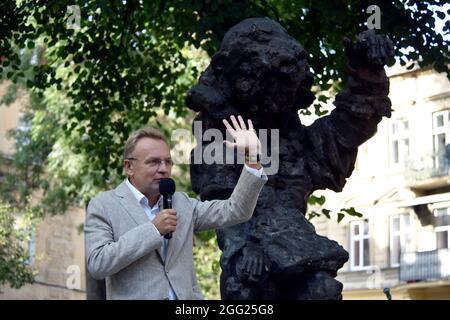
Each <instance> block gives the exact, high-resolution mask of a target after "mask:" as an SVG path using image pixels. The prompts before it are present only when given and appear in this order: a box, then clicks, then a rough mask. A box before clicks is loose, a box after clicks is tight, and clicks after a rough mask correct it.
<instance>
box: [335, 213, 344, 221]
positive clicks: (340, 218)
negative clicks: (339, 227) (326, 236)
mask: <svg viewBox="0 0 450 320" xmlns="http://www.w3.org/2000/svg"><path fill="white" fill-rule="evenodd" d="M344 216H345V214H343V213H342V212H339V213H338V214H337V222H338V223H339V222H341V221H342V219H344Z"/></svg>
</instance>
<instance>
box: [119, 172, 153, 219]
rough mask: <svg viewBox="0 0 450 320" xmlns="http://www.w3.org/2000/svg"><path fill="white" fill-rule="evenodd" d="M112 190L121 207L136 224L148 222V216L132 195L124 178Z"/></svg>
mask: <svg viewBox="0 0 450 320" xmlns="http://www.w3.org/2000/svg"><path fill="white" fill-rule="evenodd" d="M114 192H115V194H116V195H117V196H118V197H119V199H120V204H121V205H122V207H123V208H124V209H125V211H126V212H127V213H128V215H129V216H130V217H131V218H132V219H133V220H134V221H135V222H136V224H138V225H139V224H143V223H146V222H148V217H147V215H146V214H145V212H144V209H142V207H141V205H140V204H139V202H138V200H137V199H136V197H135V196H134V195H133V193H132V192H131V190H130V188H128V186H127V183H126V179H124V180H123V181H122V183H121V184H119V185H118V186H117V188H116V189H115V190H114Z"/></svg>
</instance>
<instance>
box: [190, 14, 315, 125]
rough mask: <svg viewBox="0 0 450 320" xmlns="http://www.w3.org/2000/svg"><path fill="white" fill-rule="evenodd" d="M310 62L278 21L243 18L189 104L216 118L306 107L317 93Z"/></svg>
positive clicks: (192, 92) (224, 42)
mask: <svg viewBox="0 0 450 320" xmlns="http://www.w3.org/2000/svg"><path fill="white" fill-rule="evenodd" d="M306 59H307V53H306V51H305V50H304V49H303V47H302V46H301V45H300V44H299V43H298V42H297V41H296V40H295V39H294V38H292V37H291V36H290V35H289V34H288V33H287V31H286V30H285V29H284V28H283V27H282V26H281V25H280V24H279V23H277V22H275V21H273V20H270V19H267V18H250V19H246V20H243V21H242V22H240V23H238V24H237V25H235V26H234V27H232V28H231V29H230V30H229V31H228V32H227V33H226V34H225V36H224V38H223V41H222V44H221V47H220V50H219V51H218V52H217V53H216V54H215V55H214V56H213V57H212V60H211V63H210V65H209V66H208V68H207V69H206V70H205V72H204V73H203V74H202V75H201V77H200V79H199V83H198V84H197V85H196V86H194V87H193V88H191V89H190V90H189V92H188V94H187V97H186V104H187V106H188V107H189V108H191V109H193V110H194V111H204V112H207V113H208V114H210V115H211V116H212V117H213V118H216V119H217V118H223V117H227V116H229V115H231V114H236V113H240V114H249V113H254V112H263V113H279V112H290V111H297V110H299V109H302V108H307V107H308V106H309V105H310V104H311V103H312V102H313V100H314V95H313V94H312V93H311V86H312V84H313V75H312V73H311V72H310V68H309V65H308V63H307V61H306Z"/></svg>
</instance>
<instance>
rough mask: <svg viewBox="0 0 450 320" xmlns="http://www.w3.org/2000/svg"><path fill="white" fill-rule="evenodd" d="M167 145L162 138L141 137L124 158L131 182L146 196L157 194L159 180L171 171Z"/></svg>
mask: <svg viewBox="0 0 450 320" xmlns="http://www.w3.org/2000/svg"><path fill="white" fill-rule="evenodd" d="M171 163H172V160H171V157H170V149H169V146H168V145H167V144H166V143H165V142H164V141H162V140H157V139H152V138H142V139H139V141H138V142H137V144H136V147H135V148H134V151H133V152H132V154H131V155H130V156H129V157H128V159H125V160H124V167H125V170H126V172H127V174H128V177H129V179H130V181H131V183H132V184H133V185H134V186H135V187H136V188H137V189H138V190H139V191H140V192H142V193H143V194H144V195H145V196H146V197H152V196H155V195H158V194H159V181H160V179H161V178H169V177H170V175H171V172H172V165H171Z"/></svg>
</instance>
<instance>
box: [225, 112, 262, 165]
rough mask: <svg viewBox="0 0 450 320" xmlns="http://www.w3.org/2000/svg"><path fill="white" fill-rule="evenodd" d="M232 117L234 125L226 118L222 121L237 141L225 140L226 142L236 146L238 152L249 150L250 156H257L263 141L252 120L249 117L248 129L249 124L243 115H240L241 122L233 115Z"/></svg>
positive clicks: (230, 145) (231, 146)
mask: <svg viewBox="0 0 450 320" xmlns="http://www.w3.org/2000/svg"><path fill="white" fill-rule="evenodd" d="M230 119H231V122H232V123H233V126H231V125H230V124H229V123H228V121H227V120H225V119H223V120H222V121H223V124H224V125H225V127H226V128H227V130H228V132H229V133H230V134H231V136H232V137H233V139H234V141H235V142H234V143H233V142H230V141H224V142H225V144H226V145H227V146H228V147H230V148H236V149H237V151H238V152H241V153H244V152H248V154H249V155H250V156H256V155H257V154H258V153H259V152H261V142H260V141H259V139H258V136H257V135H256V132H255V129H253V124H252V121H251V120H250V119H248V130H247V126H246V125H245V122H244V120H243V119H242V117H241V116H238V120H239V123H238V121H237V120H236V118H235V117H234V116H231V117H230Z"/></svg>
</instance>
